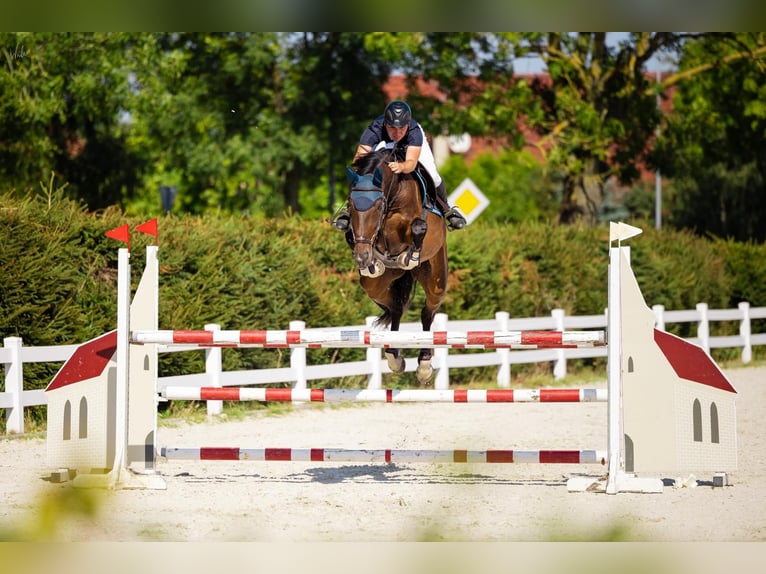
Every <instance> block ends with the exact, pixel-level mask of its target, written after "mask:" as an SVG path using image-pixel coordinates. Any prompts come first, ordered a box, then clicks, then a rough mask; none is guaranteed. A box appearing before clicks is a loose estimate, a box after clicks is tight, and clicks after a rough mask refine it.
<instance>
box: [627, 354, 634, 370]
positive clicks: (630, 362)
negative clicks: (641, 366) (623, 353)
mask: <svg viewBox="0 0 766 574" xmlns="http://www.w3.org/2000/svg"><path fill="white" fill-rule="evenodd" d="M628 372H629V373H632V372H633V357H628Z"/></svg>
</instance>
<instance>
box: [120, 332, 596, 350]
mask: <svg viewBox="0 0 766 574" xmlns="http://www.w3.org/2000/svg"><path fill="white" fill-rule="evenodd" d="M131 342H132V343H136V344H148V343H157V344H161V345H196V346H199V347H256V348H272V349H280V348H301V347H305V348H309V349H321V348H369V347H373V348H387V347H389V348H399V349H419V348H423V347H434V348H451V349H574V348H578V347H599V346H605V345H606V342H605V340H604V332H603V331H375V330H361V329H349V330H312V331H279V330H275V331H264V330H245V331H227V330H218V331H205V330H175V331H171V330H161V331H133V332H132V333H131Z"/></svg>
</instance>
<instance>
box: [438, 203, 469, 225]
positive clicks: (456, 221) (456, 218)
mask: <svg viewBox="0 0 766 574" xmlns="http://www.w3.org/2000/svg"><path fill="white" fill-rule="evenodd" d="M444 219H446V220H447V227H448V228H449V229H463V228H464V227H465V226H466V223H468V222H467V221H466V220H465V217H463V215H462V214H461V213H460V212H459V211H458V210H457V207H451V208H449V209H448V210H447V213H445V214H444Z"/></svg>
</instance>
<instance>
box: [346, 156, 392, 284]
mask: <svg viewBox="0 0 766 574" xmlns="http://www.w3.org/2000/svg"><path fill="white" fill-rule="evenodd" d="M387 157H389V152H388V151H387V150H382V151H380V152H373V153H370V154H367V155H365V156H362V157H360V158H359V159H358V160H357V161H356V162H354V168H355V169H351V168H348V167H347V168H346V176H347V177H348V180H349V183H350V193H349V210H350V212H351V230H352V232H353V234H354V261H355V262H356V265H357V267H359V269H365V268H368V267H370V266H372V265H373V263H374V258H373V246H374V245H375V241H376V240H377V237H378V234H379V233H380V230H381V228H382V227H383V222H384V220H385V217H386V209H387V197H386V190H387V189H389V188H390V184H391V178H392V177H393V173H392V172H391V170H390V169H389V168H388V165H387V162H386V161H385V160H386V158H387ZM370 271H371V272H372V271H373V270H372V269H371V270H370Z"/></svg>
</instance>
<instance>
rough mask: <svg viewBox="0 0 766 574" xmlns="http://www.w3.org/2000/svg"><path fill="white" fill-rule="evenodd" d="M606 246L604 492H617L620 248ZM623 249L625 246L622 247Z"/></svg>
mask: <svg viewBox="0 0 766 574" xmlns="http://www.w3.org/2000/svg"><path fill="white" fill-rule="evenodd" d="M621 249H623V248H620V247H610V248H609V286H608V303H607V305H608V308H609V314H608V317H607V336H608V339H607V365H606V367H607V393H608V402H607V428H608V435H607V441H608V444H607V449H608V458H609V467H608V471H609V476H608V479H607V483H606V492H607V494H616V493H617V478H618V474H619V472H620V469H621V468H622V384H621V383H622V330H621V326H622V317H621V314H622V301H621V300H620V299H621V296H620V294H621V285H620V256H621V255H620V251H621ZM624 249H625V250H626V251H627V250H628V249H629V248H628V247H625V248H624Z"/></svg>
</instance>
